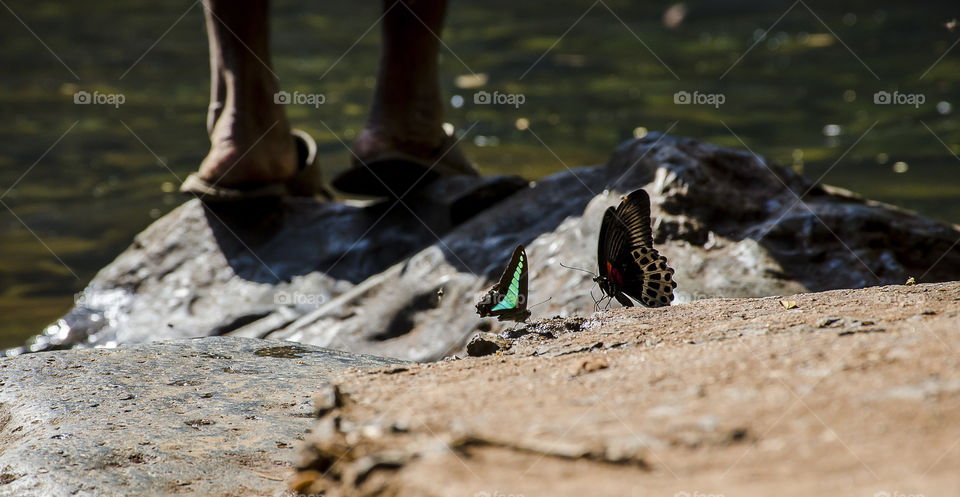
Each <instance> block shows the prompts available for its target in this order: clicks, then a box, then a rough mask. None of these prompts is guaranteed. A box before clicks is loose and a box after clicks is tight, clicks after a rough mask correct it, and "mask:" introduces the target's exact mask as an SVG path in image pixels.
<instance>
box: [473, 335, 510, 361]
mask: <svg viewBox="0 0 960 497" xmlns="http://www.w3.org/2000/svg"><path fill="white" fill-rule="evenodd" d="M509 348H510V341H509V340H507V339H505V338H500V337H499V336H497V335H495V334H493V333H477V335H476V336H474V337H473V338H472V339H470V343H468V344H467V354H468V355H470V356H473V357H482V356H486V355H491V354H496V353H497V352H500V351H501V350H506V349H509Z"/></svg>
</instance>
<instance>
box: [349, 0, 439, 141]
mask: <svg viewBox="0 0 960 497" xmlns="http://www.w3.org/2000/svg"><path fill="white" fill-rule="evenodd" d="M383 8H384V10H386V11H387V15H386V16H385V17H384V18H383V47H382V49H381V56H380V71H379V74H378V75H377V86H376V90H375V93H374V97H373V106H372V107H371V109H370V117H369V119H368V120H367V126H366V128H365V129H364V130H363V131H362V132H361V133H360V135H359V136H358V138H357V141H356V143H355V145H354V146H355V149H356V150H355V151H356V153H357V155H359V156H360V157H364V156H365V155H367V154H368V153H369V152H371V151H372V150H371V149H375V148H378V147H381V148H382V147H391V146H392V147H396V148H400V149H403V150H404V151H405V152H408V153H411V154H414V155H418V156H423V157H429V156H430V155H431V154H432V153H433V152H434V151H435V150H436V149H437V148H438V147H439V146H440V142H441V140H442V139H443V128H442V126H443V102H442V101H441V99H440V83H439V76H438V74H437V49H438V48H439V42H438V41H437V38H436V36H434V34H436V35H437V36H439V35H440V31H441V30H442V29H443V18H444V14H445V12H446V8H447V0H425V1H424V0H421V1H411V0H384V2H383ZM421 21H422V22H421ZM424 24H425V25H426V26H424Z"/></svg>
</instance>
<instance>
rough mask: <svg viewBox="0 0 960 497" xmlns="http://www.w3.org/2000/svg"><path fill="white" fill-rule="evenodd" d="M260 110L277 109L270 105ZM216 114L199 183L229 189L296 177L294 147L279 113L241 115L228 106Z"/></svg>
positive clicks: (284, 118)
mask: <svg viewBox="0 0 960 497" xmlns="http://www.w3.org/2000/svg"><path fill="white" fill-rule="evenodd" d="M212 107H213V106H211V111H213V110H214V109H213V108H212ZM263 107H270V108H274V107H278V106H276V105H275V104H273V102H270V104H268V105H265V106H263ZM216 110H217V111H218V112H217V114H218V115H217V116H216V118H215V119H216V121H215V123H214V124H213V128H212V130H211V133H210V151H209V152H208V153H207V156H206V157H205V158H204V159H203V162H202V163H201V164H200V171H199V173H198V175H199V176H200V178H201V179H203V180H205V181H207V182H210V183H215V184H216V185H218V186H225V187H229V186H239V185H245V184H267V183H275V182H282V181H284V180H286V179H288V178H290V177H292V176H293V175H294V174H295V173H296V171H297V168H298V166H299V164H297V152H296V146H295V145H294V140H293V136H292V135H291V134H290V126H289V124H288V123H287V120H286V117H285V116H284V114H283V111H282V109H275V110H276V111H278V112H274V111H272V109H260V111H259V112H257V111H255V110H251V111H249V112H245V113H244V112H240V111H238V110H237V109H235V108H233V106H232V105H230V104H229V103H228V104H227V105H226V106H225V107H224V108H222V109H216ZM257 114H259V115H257Z"/></svg>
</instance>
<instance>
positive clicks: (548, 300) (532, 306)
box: [527, 297, 553, 309]
mask: <svg viewBox="0 0 960 497" xmlns="http://www.w3.org/2000/svg"><path fill="white" fill-rule="evenodd" d="M552 298H553V297H547V300H544V301H541V302H537V303H536V304H533V305H531V306H530V307H527V309H533V308H534V307H536V306H538V305H540V304H546V303H547V302H550V299H552Z"/></svg>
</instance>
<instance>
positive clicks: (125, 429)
mask: <svg viewBox="0 0 960 497" xmlns="http://www.w3.org/2000/svg"><path fill="white" fill-rule="evenodd" d="M398 362H399V361H394V360H390V359H381V358H376V357H370V356H361V355H356V354H349V353H345V352H339V351H334V350H327V349H322V348H319V347H312V346H308V345H294V344H290V343H289V342H279V341H272V340H257V339H248V338H235V337H208V338H202V339H192V340H179V341H170V342H156V343H152V344H145V345H135V346H126V347H121V348H118V349H92V350H91V349H88V350H71V351H58V352H44V353H38V354H28V355H24V356H19V357H13V358H4V359H0V447H2V449H0V495H2V496H25V495H55V496H61V495H64V496H65V495H78V496H82V495H90V496H92V495H98V496H99V495H169V494H177V495H205V496H207V495H228V494H229V495H275V494H277V493H281V492H282V491H283V488H284V485H283V479H284V478H285V477H286V476H287V473H288V471H289V467H290V466H291V464H292V462H293V459H294V453H293V450H292V448H293V446H294V444H295V443H296V441H297V440H298V439H302V438H303V436H304V434H305V433H306V432H307V430H308V428H309V426H310V423H311V418H312V415H313V413H314V409H315V408H314V406H313V401H312V398H313V396H314V393H315V392H316V391H317V390H318V389H319V388H321V387H322V386H323V385H324V384H325V383H326V381H327V378H328V377H329V376H330V375H332V374H334V373H336V372H339V371H343V370H346V369H349V368H375V367H382V366H385V365H390V364H396V363H398Z"/></svg>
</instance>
